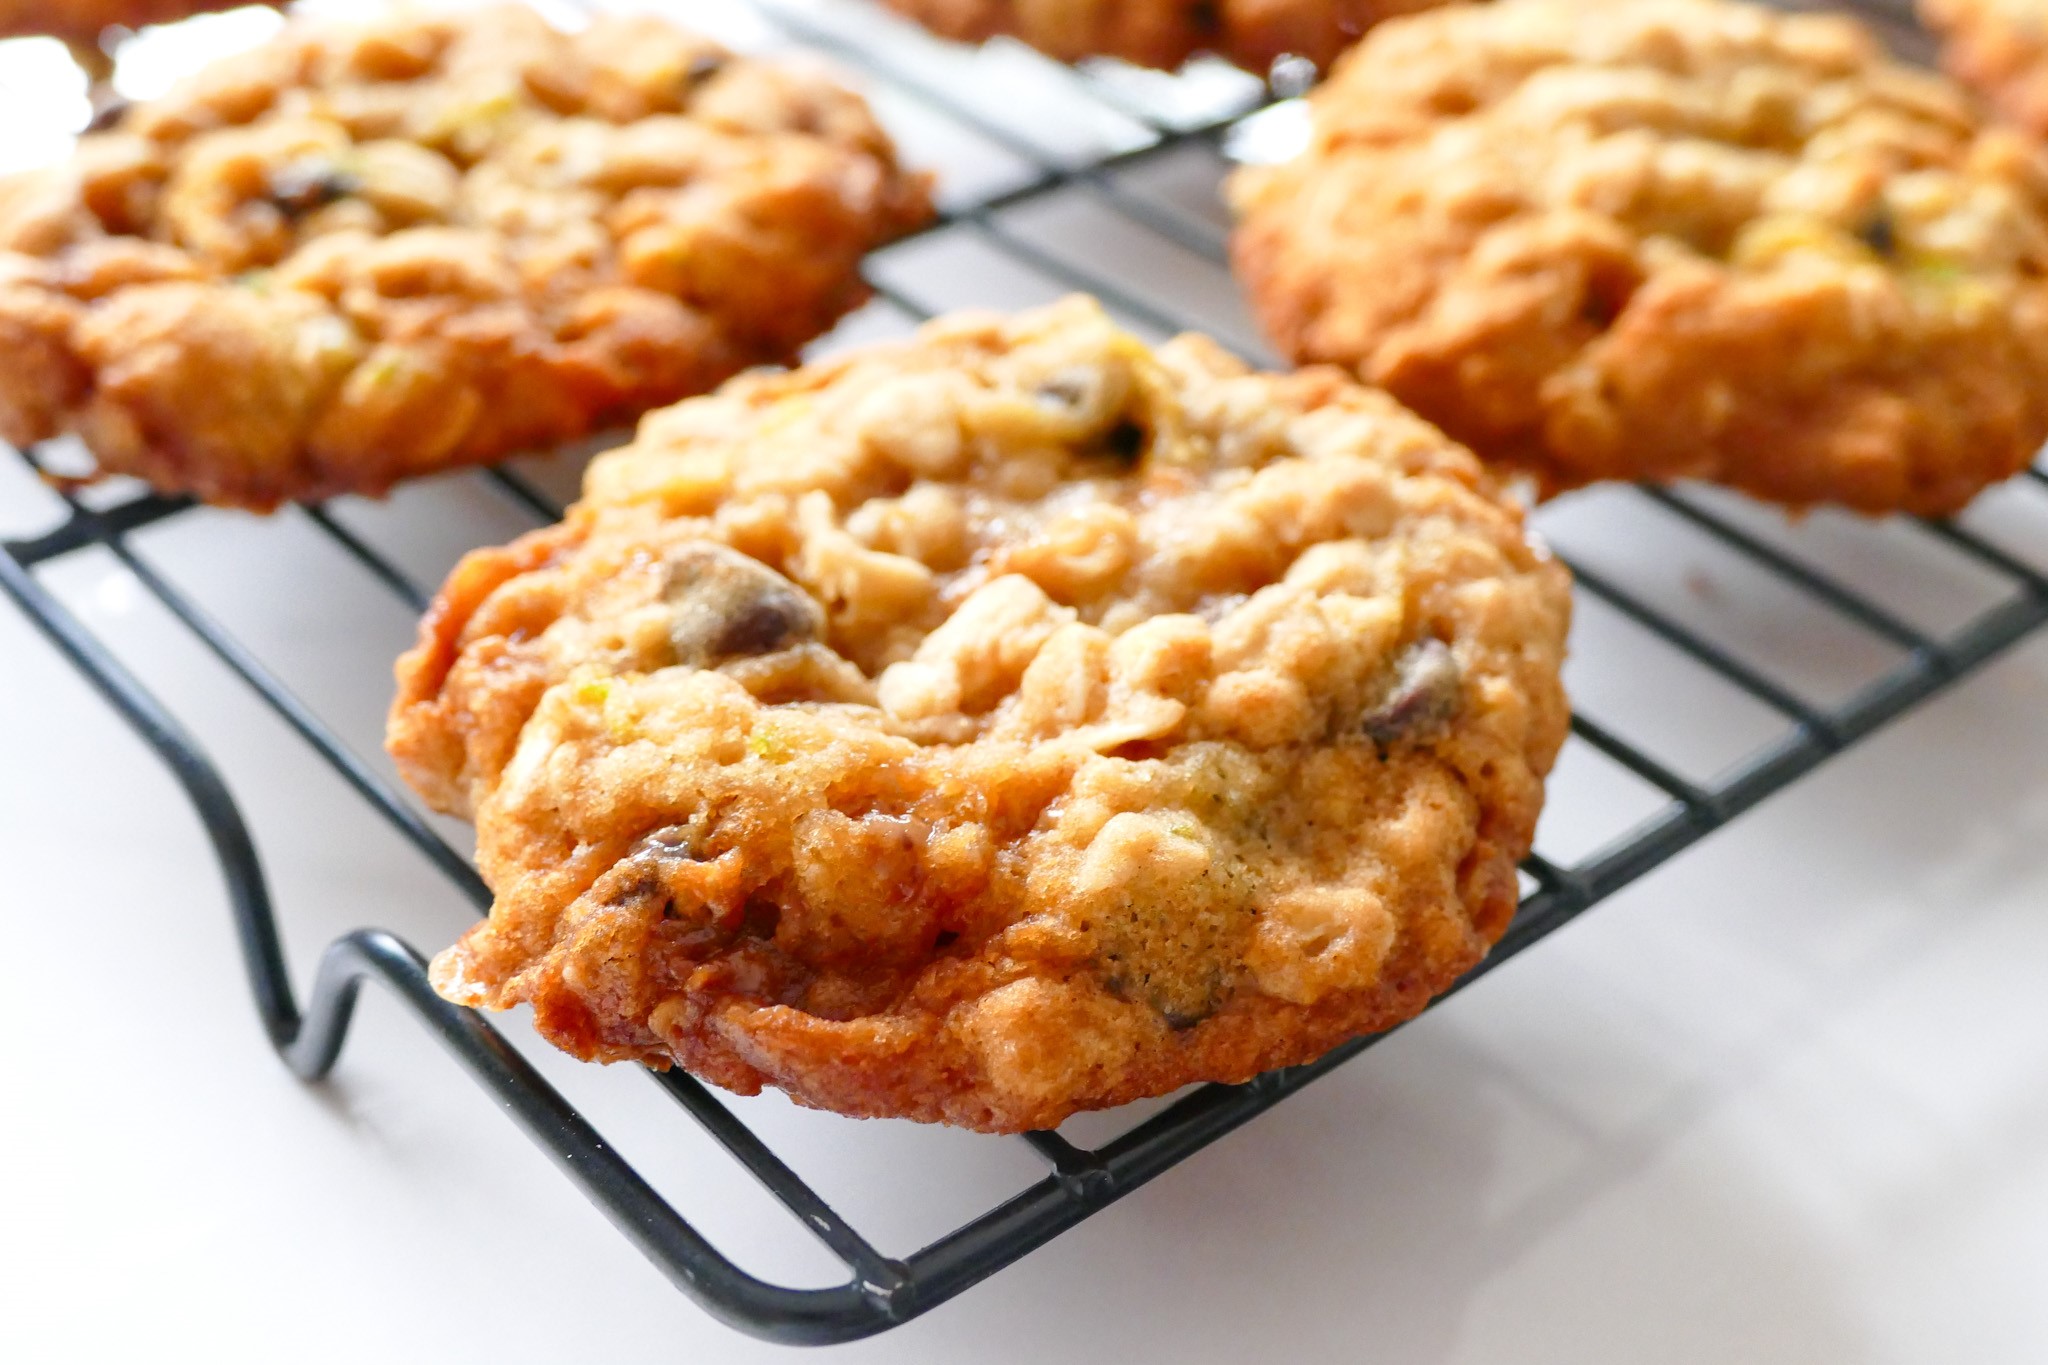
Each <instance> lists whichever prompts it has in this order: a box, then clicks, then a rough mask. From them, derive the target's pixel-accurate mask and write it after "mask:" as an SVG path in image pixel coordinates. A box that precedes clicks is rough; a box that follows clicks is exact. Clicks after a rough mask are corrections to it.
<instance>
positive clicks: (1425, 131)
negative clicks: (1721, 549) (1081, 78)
mask: <svg viewBox="0 0 2048 1365" xmlns="http://www.w3.org/2000/svg"><path fill="white" fill-rule="evenodd" d="M1310 108H1311V111H1312V112H1311V117H1312V129H1311V132H1310V138H1309V145H1308V146H1307V148H1306V150H1304V151H1302V152H1301V153H1300V155H1298V156H1297V157H1295V158H1294V159H1293V160H1291V161H1288V162H1286V163H1285V164H1281V165H1277V166H1268V167H1257V168H1249V169H1246V170H1243V171H1240V172H1239V173H1238V176H1237V178H1236V180H1235V182H1234V184H1233V187H1232V197H1233V199H1234V202H1235V205H1236V208H1237V210H1238V213H1239V215H1240V225H1239V229H1238V232H1237V235H1236V239H1235V244H1234V254H1235V258H1236V263H1237V266H1238V268H1239V273H1240V274H1241V276H1242V278H1243V279H1244V281H1245V283H1246V285H1247V287H1248V289H1249V291H1250V293H1251V296H1252V298H1253V300H1254V302H1255V305H1256V308H1257V310H1258V312H1259V314H1260V316H1261V318H1262V319H1263V321H1264V323H1265V326H1266V328H1267V330H1268V332H1269V333H1270V334H1271V335H1272V337H1273V338H1274V339H1275V341H1276V342H1277V343H1278V345H1279V346H1280V348H1281V349H1282V350H1283V351H1284V352H1285V353H1286V354H1288V355H1290V356H1292V357H1294V358H1296V359H1298V360H1301V361H1326V362H1335V363H1340V364H1343V365H1345V366H1347V367H1349V368H1351V369H1354V370H1355V371H1357V372H1359V373H1360V374H1362V375H1363V376H1364V377H1365V378H1366V379H1367V380H1369V381H1371V382H1374V383H1378V384H1382V385H1384V386H1385V387H1386V388H1387V389H1389V390H1390V391H1391V392H1393V393H1394V394H1395V395H1396V396H1397V397H1399V398H1401V399H1402V400H1403V401H1404V402H1406V403H1408V404H1409V405H1410V406H1412V407H1414V408H1415V409H1416V410H1417V411H1419V412H1421V413H1422V414H1423V415H1424V416H1426V417H1429V418H1430V419H1431V420H1433V421H1436V422H1437V423H1439V424H1440V425H1442V426H1443V427H1444V428H1445V429H1446V430H1448V431H1449V432H1450V433H1451V434H1452V435H1453V436H1455V437H1457V438H1459V439H1461V440H1463V441H1466V442H1467V443H1469V444H1470V445H1472V446H1473V447H1474V448H1475V449H1476V450H1477V451H1478V452H1479V453H1480V454H1481V455H1482V456H1487V457H1490V458H1492V459H1495V460H1499V461H1502V462H1505V463H1508V464H1512V465H1516V466H1519V467H1521V468H1524V469H1527V470H1530V471H1532V472H1534V473H1535V474H1536V475H1537V476H1538V477H1539V479H1540V480H1541V481H1542V483H1543V484H1544V485H1545V486H1546V487H1547V488H1548V489H1551V490H1557V489H1562V488H1568V487H1571V486H1574V485H1577V484H1582V483H1586V482H1589V481H1592V480H1596V479H1658V480H1663V479H1678V478H1701V479H1712V480H1718V481H1721V482H1724V483H1728V484H1732V485H1734V486H1736V487H1738V488H1742V489H1745V490H1747V491H1749V492H1751V493H1753V494H1756V495H1759V496H1761V497H1764V498H1768V499H1774V500H1777V501H1781V502H1784V503H1788V504H1793V505H1806V504H1813V503H1840V504H1846V505H1848V506H1850V507H1854V508H1857V509H1860V510H1863V511H1865V512H1872V513H1877V512H1885V511H1890V510H1894V509H1902V510H1906V511H1911V512H1918V513H1925V514H1942V513H1948V512H1953V511H1954V510H1956V509H1957V508H1959V507H1961V506H1962V505H1963V504H1965V503H1967V502H1968V501H1969V500H1970V499H1971V497H1972V496H1974V495H1975V494H1976V493H1977V492H1978V491H1979V490H1981V489H1982V488H1983V487H1985V486H1986V485H1987V484H1990V483H1993V482H1996V481H1998V480H2001V479H2004V478H2006V477H2008V476H2010V475H2011V474H2013V473H2015V472H2017V471H2018V470H2019V469H2020V468H2022V467H2023V466H2024V465H2025V464H2026V462H2027V461H2028V459H2029V458H2031V456H2032V455H2033V453H2034V452H2035V450H2036V449H2037V448H2038V447H2039V446H2040V444H2041V442H2042V440H2043V438H2044V437H2048V278H2044V276H2048V162H2044V159H2043V155H2042V153H2041V151H2040V150H2039V149H2038V148H2037V147H2036V146H2034V145H2033V144H2032V143H2031V142H2029V141H2028V140H2026V139H2024V138H2022V137H2020V136H2019V135H2017V134H2014V133H2011V132H2008V131H2005V130H2002V129H1996V128H1991V127H1987V126H1985V124H1984V123H1983V121H1982V120H1981V119H1980V117H1979V116H1978V114H1977V112H1976V110H1975V108H1974V106H1973V104H1972V102H1971V101H1970V100H1969V99H1968V98H1967V96H1965V95H1964V94H1963V92H1961V91H1960V90H1958V89H1956V88H1955V87H1954V86H1953V85H1951V84H1950V83H1949V82H1948V81H1946V80H1944V79H1942V78H1941V77H1939V76H1936V75H1933V74H1930V73H1926V72H1922V71H1917V70H1913V69H1909V68H1907V67H1904V66H1901V65H1898V64H1895V63H1893V62H1892V61H1890V60H1888V59H1887V58H1886V57H1885V55H1884V53H1883V52H1882V51H1881V50H1880V49H1879V46H1878V44H1877V43H1876V41H1875V40H1874V39H1873V38H1872V37H1871V36H1870V34H1869V33H1868V32H1867V31H1866V30H1865V29H1864V28H1863V26H1862V25H1860V24H1858V23H1857V22H1856V21H1854V20H1851V19H1848V18H1845V17H1840V16H1821V15H1790V14H1781V13H1776V12H1773V11H1770V10H1766V9H1762V8H1757V7H1753V6H1749V5H1743V4H1736V3H1727V2H1725V0H1615V3H1611V4H1604V5H1602V6H1600V7H1599V20H1598V22H1588V19H1587V10H1586V7H1585V6H1584V5H1582V4H1579V3H1576V0H1503V3H1500V4H1494V5H1486V6H1475V7H1458V8H1452V9H1446V10H1440V11H1435V12H1432V13H1430V14H1425V15H1419V16H1416V17H1414V18H1410V19H1402V20H1397V21H1394V22H1392V23H1389V24H1387V25H1384V26H1382V27H1380V28H1379V29H1376V30H1375V31H1374V32H1373V34H1372V35H1371V36H1370V37H1369V38H1367V40H1366V41H1365V42H1364V43H1362V44H1360V45H1359V46H1358V47H1357V48H1355V49H1353V51H1352V52H1351V54H1350V55H1349V56H1348V57H1347V58H1346V59H1345V60H1344V61H1343V62H1342V63H1340V64H1339V67H1338V69H1337V71H1336V72H1335V73H1334V74H1333V75H1332V77H1331V79H1330V80H1328V81H1327V82H1325V83H1324V84H1323V86H1322V87H1321V88H1319V89H1318V90H1317V91H1316V92H1315V93H1314V94H1313V95H1312V96H1311V97H1310Z"/></svg>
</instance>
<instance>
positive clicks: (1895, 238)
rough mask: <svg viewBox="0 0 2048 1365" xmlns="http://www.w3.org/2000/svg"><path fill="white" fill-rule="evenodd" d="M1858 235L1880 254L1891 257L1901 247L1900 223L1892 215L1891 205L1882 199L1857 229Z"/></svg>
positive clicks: (1865, 243) (1864, 242) (1866, 244)
mask: <svg viewBox="0 0 2048 1365" xmlns="http://www.w3.org/2000/svg"><path fill="white" fill-rule="evenodd" d="M1856 235H1857V236H1858V237H1860V238H1861V239H1862V240H1863V245H1865V246H1867V247H1869V248H1870V249H1871V250H1872V251H1875V252H1876V253H1877V254H1878V255H1880V256H1883V257H1886V258H1889V257H1891V256H1892V255H1893V253H1895V252H1897V251H1898V249H1899V224H1898V220H1897V219H1895V218H1893V217H1892V210H1891V206H1890V205H1889V204H1887V203H1885V201H1884V200H1882V199H1880V200H1878V201H1877V203H1876V204H1875V205H1874V206H1873V207H1872V208H1871V210H1870V214H1869V216H1868V217H1866V218H1865V219H1864V220H1863V224H1862V226H1861V227H1858V228H1857V229H1856Z"/></svg>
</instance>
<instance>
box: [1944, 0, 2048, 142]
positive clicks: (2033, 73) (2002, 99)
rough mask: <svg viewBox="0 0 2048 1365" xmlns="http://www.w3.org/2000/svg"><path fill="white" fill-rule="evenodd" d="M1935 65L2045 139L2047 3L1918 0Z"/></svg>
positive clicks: (2047, 109)
mask: <svg viewBox="0 0 2048 1365" xmlns="http://www.w3.org/2000/svg"><path fill="white" fill-rule="evenodd" d="M1915 8H1916V9H1917V10H1918V12H1919V15H1920V22H1921V23H1922V24H1923V25H1925V26H1926V27H1927V28H1928V29H1930V30H1932V31H1933V32H1934V33H1936V34H1937V35H1939V36H1940V38H1941V40H1942V46H1941V64H1942V66H1943V67H1944V68H1946V69H1947V71H1948V73H1949V74H1950V75H1952V76H1954V77H1955V78H1956V79H1957V80H1959V81H1961V82H1963V84H1965V85H1967V86H1970V87H1971V88H1972V89H1975V90H1978V91H1980V92H1982V94H1983V95H1984V97H1985V98H1986V99H1988V100H1989V101H1990V102H1991V104H1992V106H1993V107H1994V108H1995V109H1997V111H1998V112H1999V113H2000V114H2002V115H2004V116H2005V117H2006V118H2008V119H2011V120H2012V121H2013V122H2014V123H2017V124H2018V125H2020V126H2021V127H2022V128H2025V129H2026V130H2027V131H2028V132H2030V133H2033V134H2035V135H2036V136H2048V0H1918V4H1917V5H1916V6H1915Z"/></svg>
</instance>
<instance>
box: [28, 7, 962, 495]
mask: <svg viewBox="0 0 2048 1365" xmlns="http://www.w3.org/2000/svg"><path fill="white" fill-rule="evenodd" d="M928 212H929V205H928V200H927V193H926V182H925V179H924V178H923V177H922V176H918V175H911V174H907V173H905V172H904V171H903V170H902V169H900V168H899V167H898V165H897V163H896V160H895V156H894V153H893V151H892V149H891V147H890V144H889V142H888V140H887V139H886V138H885V137H884V136H883V134H882V132H881V130H880V129H879V128H878V127H877V126H876V124H875V122H874V120H873V118H872V117H871V116H870V115H869V113H868V110H867V108H866V106H865V105H864V104H863V103H862V101H861V100H860V99H859V97H858V96H856V95H854V94H852V93H850V92H848V91H846V90H843V89H841V88H839V87H838V86H836V85H833V84H832V83H831V82H829V81H826V80H821V79H819V78H818V76H817V74H816V73H815V72H809V71H804V70H801V69H795V68H786V67H783V66H780V65H775V64H770V63H766V62H761V61H755V60H750V59H746V58H741V57H736V56H734V55H732V54H731V53H728V52H726V51H724V50H723V49H721V48H719V47H717V46H715V45H713V44H712V43H710V42H708V41H706V40H704V39H701V38H698V37H695V36H693V35H691V34H688V33H685V32H683V31H681V30H679V29H676V28H673V27H671V26H670V25H668V24H666V23H663V22H661V21H658V20H655V19H652V18H644V17H643V18H610V19H600V20H598V21H597V22H595V23H594V24H592V25H591V26H590V27H589V28H587V29H585V30H583V31H581V32H579V33H575V34H565V33H560V32H557V31H556V30H555V29H553V28H551V27H549V26H548V24H547V23H545V22H544V21H543V20H541V19H540V18H539V17H537V16H536V15H535V14H534V13H533V12H531V11H530V10H527V9H523V8H503V9H489V10H481V11H469V12H466V13H460V14H452V15H448V14H444V15H436V16H432V17H422V16H419V15H412V16H409V17H400V18H394V19H385V20H382V21H379V22H375V23H367V24H334V23H302V24H295V25H293V26H291V27H289V28H288V29H287V30H286V31H285V33H284V35H283V36H282V37H280V38H279V39H277V40H276V41H274V42H272V43H271V44H269V45H268V46H266V47H264V48H261V49H258V50H256V51H254V52H250V53H247V54H244V55H242V56H239V57H235V58H231V59H229V60H227V61H224V62H221V63H219V64H218V65H216V66H214V67H212V68H210V69H208V70H207V71H206V72H205V73H203V74H202V75H200V76H199V77H197V78H196V79H194V80H193V81H191V82H189V83H188V84H186V85H185V86H183V87H181V88H180V89H179V90H177V91H176V92H174V93H173V94H171V95H169V96H168V97H166V98H164V99H161V100H157V101H152V102H150V103H148V104H144V105H140V106H137V107H135V108H134V109H131V110H130V111H129V112H128V113H127V114H126V115H125V116H123V117H122V118H121V119H120V121H119V122H118V124H117V125H116V126H115V127H114V129H113V130H111V131H109V132H105V133H100V134H95V135H91V136H88V137H86V138H84V139H83V140H82V141H81V143H80V145H79V147H78V150H77V153H76V155H75V156H74V157H73V158H72V159H71V161H70V162H69V163H68V164H66V165H63V166H59V167H54V168H50V169H47V170H42V171H35V172H30V173H27V174H25V175H21V176H17V177H15V178H13V179H11V180H7V181H0V437H4V438H6V439H8V440H11V441H14V442H17V443H26V442H30V441H37V440H42V439H45V438H47V437H51V436H54V435H57V434H59V433H61V432H67V431H68V432H76V433H78V434H79V435H81V436H82V437H83V438H84V439H85V442H86V444H87V445H88V446H89V447H90V448H91V450H92V452H93V454H94V455H95V456H96V457H97V460H98V464H99V469H100V471H101V472H103V473H125V474H137V475H140V476H142V477H143V478H145V479H148V480H149V481H150V482H152V483H154V484H156V485H157V486H158V487H160V488H163V489H167V490H172V491H187V492H193V493H197V494H198V495H200V496H201V497H205V498H208V499H210V500H213V501H218V502H224V503H234V504H240V505H243V506H248V507H256V508H268V507H272V506H275V505H276V504H277V503H279V502H281V501H285V500H288V499H294V498H313V497H321V496H325V495H327V494H332V493H339V492H345V491H355V492H367V493H376V492H381V491H383V490H384V489H386V488H388V487H389V486H390V485H391V484H392V483H394V482H395V481H397V480H399V479H402V478H405V477H408V476H410V475H414V474H419V473H423V472H426V471H430V470H435V469H442V468H446V467H448V466H451V465H458V464H468V463H476V462H488V461H491V460H496V459H499V458H501V457H503V456H506V455H510V454H514V453H516V452H518V451H520V450H523V449H529V448H533V447H537V446H545V445H549V444H553V443H556V442H560V441H563V440H567V439H571V438H574V437H578V436H581V435H584V434H586V433H588V432H590V431H592V430H595V429H602V428H604V427H607V426H610V425H613V424H617V423H620V422H625V421H629V420H630V419H632V418H633V417H635V416H637V415H638V414H639V413H641V412H643V411H646V410H647V409H649V408H652V407H658V406H660V405H661V404H664V403H668V402H672V401H674V400H675V399H677V398H679V397H682V396H684V395H687V394H691V393H697V392H702V391H703V390H706V389H708V388H711V387H713V386H714V385H716V384H717V383H718V382H719V381H720V380H722V379H724V378H726V377H727V376H728V375H731V374H733V373H735V372H736V371H738V370H741V369H743V368H745V367H747V366H749V365H755V364H762V363H771V362H785V361H788V360H790V359H792V358H793V357H794V356H795V354H796V352H797V350H798V348H799V347H801V346H802V345H803V344H804V343H805V342H806V341H808V340H810V339H811V338H812V337H814V336H816V335H817V334H818V333H820V332H822V331H824V330H825V329H826V328H828V327H830V326H831V324H832V323H833V321H834V320H835V319H837V318H838V317H839V316H840V315H841V314H843V313H844V312H846V311H847V310H848V309H849V308H851V307H853V306H855V305H856V304H858V303H859V302H861V300H862V299H863V298H865V297H866V293H867V291H866V288H865V286H864V285H863V284H862V283H861V280H860V275H859V264H860V260H861V257H862V255H863V254H864V253H865V252H866V251H867V250H868V249H869V248H870V247H873V246H875V245H876V244H878V243H880V242H881V241H884V240H886V239H887V238H889V237H891V236H893V235H895V234H897V233H899V232H901V231H903V230H904V229H906V228H908V227H910V226H912V225H914V224H916V223H917V222H919V221H921V220H922V219H923V218H924V216H925V215H926V214H927V213H928Z"/></svg>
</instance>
